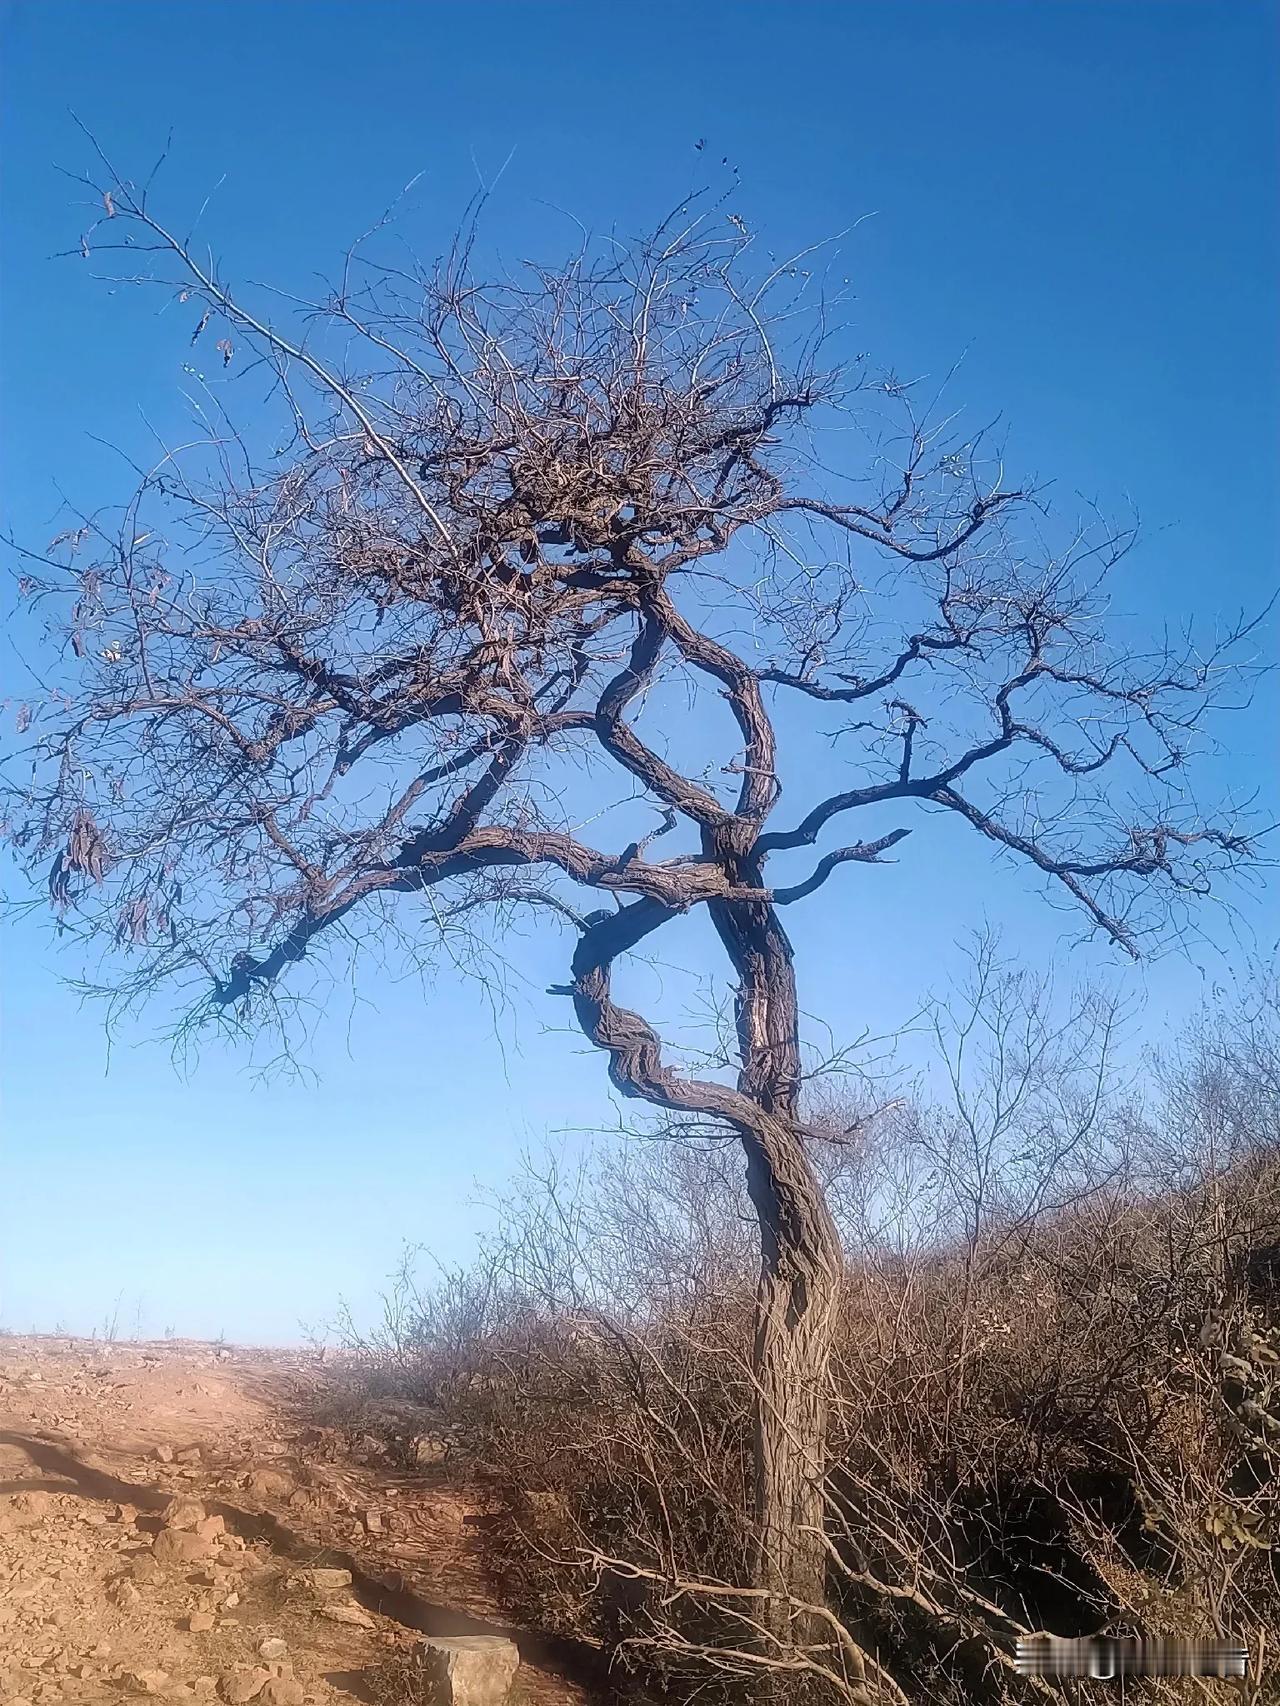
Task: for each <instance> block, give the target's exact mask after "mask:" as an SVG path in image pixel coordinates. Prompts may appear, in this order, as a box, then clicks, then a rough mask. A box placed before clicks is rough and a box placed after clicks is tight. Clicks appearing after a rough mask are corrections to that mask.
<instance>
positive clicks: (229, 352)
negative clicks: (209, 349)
mask: <svg viewBox="0 0 1280 1706" xmlns="http://www.w3.org/2000/svg"><path fill="white" fill-rule="evenodd" d="M214 347H215V349H216V350H217V352H218V354H219V355H220V356H221V357H222V365H223V366H224V367H228V366H230V364H231V357H232V356H233V355H234V354H235V353H236V352H235V345H234V344H233V343H232V342H231V339H230V338H219V339H218V341H217V343H216V345H215V346H214Z"/></svg>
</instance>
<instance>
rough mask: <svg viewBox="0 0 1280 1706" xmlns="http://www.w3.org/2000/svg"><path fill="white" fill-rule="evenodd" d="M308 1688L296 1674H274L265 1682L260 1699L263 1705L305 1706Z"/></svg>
mask: <svg viewBox="0 0 1280 1706" xmlns="http://www.w3.org/2000/svg"><path fill="white" fill-rule="evenodd" d="M306 1697H307V1694H306V1690H305V1689H304V1688H303V1686H302V1684H301V1683H300V1682H299V1681H298V1679H297V1677H295V1676H273V1677H272V1678H271V1680H270V1681H269V1682H266V1683H264V1684H263V1688H262V1693H261V1694H260V1695H259V1696H258V1699H259V1700H260V1701H261V1702H262V1706H303V1702H304V1701H305V1699H306Z"/></svg>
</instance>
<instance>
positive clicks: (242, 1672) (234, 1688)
mask: <svg viewBox="0 0 1280 1706" xmlns="http://www.w3.org/2000/svg"><path fill="white" fill-rule="evenodd" d="M270 1681H271V1672H270V1671H269V1670H264V1669H263V1667H262V1666H261V1665H237V1666H236V1668H235V1669H234V1670H230V1671H227V1673H226V1674H225V1676H220V1677H219V1678H218V1693H219V1694H220V1695H221V1696H222V1698H223V1699H224V1700H225V1701H226V1702H227V1706H246V1702H248V1701H250V1700H256V1699H257V1698H258V1696H259V1695H260V1694H261V1693H262V1691H263V1689H264V1688H265V1687H266V1686H267V1684H268V1683H269V1682H270Z"/></svg>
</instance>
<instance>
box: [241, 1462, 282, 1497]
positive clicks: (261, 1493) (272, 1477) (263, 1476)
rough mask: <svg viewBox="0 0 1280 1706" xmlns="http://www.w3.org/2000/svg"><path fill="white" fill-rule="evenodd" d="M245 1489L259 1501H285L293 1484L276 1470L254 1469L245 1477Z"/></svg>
mask: <svg viewBox="0 0 1280 1706" xmlns="http://www.w3.org/2000/svg"><path fill="white" fill-rule="evenodd" d="M244 1484H245V1488H246V1489H247V1491H249V1492H250V1493H256V1494H257V1496H258V1497H259V1498H260V1499H287V1498H288V1496H289V1494H290V1493H292V1492H293V1490H294V1487H293V1482H292V1481H291V1480H290V1479H289V1477H288V1476H287V1475H282V1474H281V1473H280V1471H279V1470H278V1469H255V1470H254V1471H253V1473H252V1474H250V1475H246V1476H245V1482H244Z"/></svg>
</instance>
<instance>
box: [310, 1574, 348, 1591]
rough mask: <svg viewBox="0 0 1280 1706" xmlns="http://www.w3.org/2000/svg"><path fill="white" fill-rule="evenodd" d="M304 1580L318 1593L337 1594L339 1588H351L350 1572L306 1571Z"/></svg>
mask: <svg viewBox="0 0 1280 1706" xmlns="http://www.w3.org/2000/svg"><path fill="white" fill-rule="evenodd" d="M302 1574H303V1578H304V1580H306V1581H307V1582H309V1583H310V1584H311V1586H312V1587H313V1588H314V1589H315V1590H316V1592H317V1593H336V1592H337V1590H338V1589H339V1588H349V1587H350V1586H351V1571H350V1570H326V1569H315V1570H304V1571H303V1572H302Z"/></svg>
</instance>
